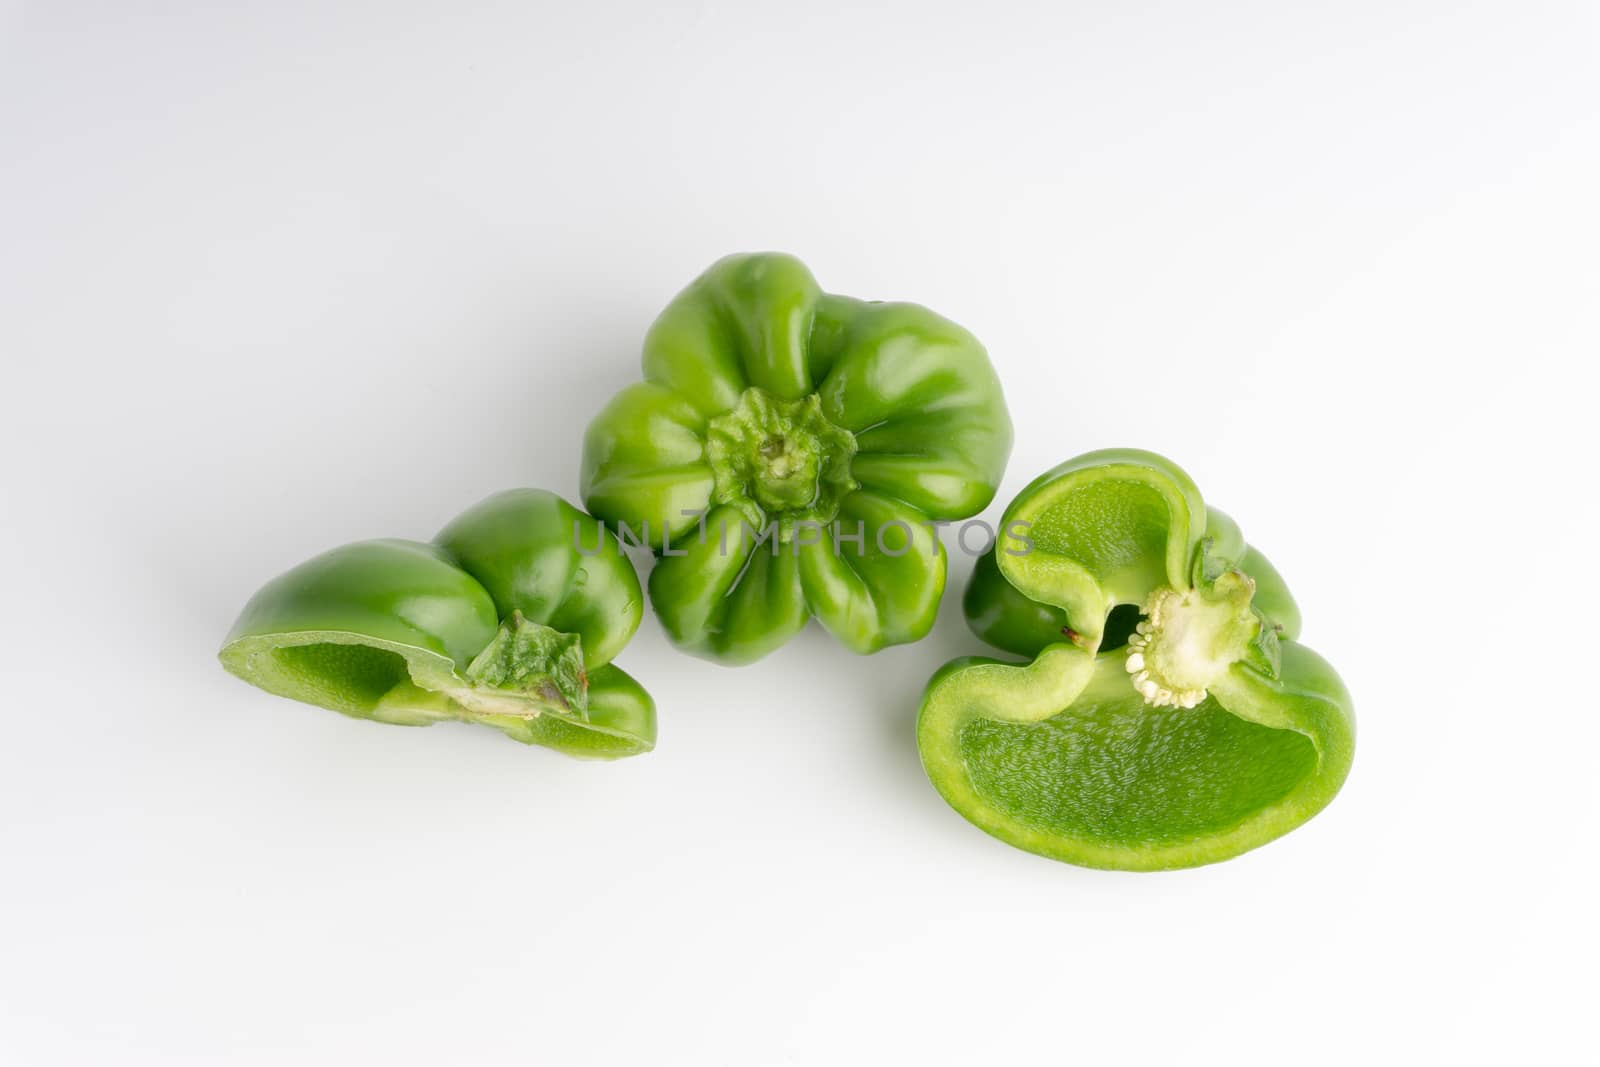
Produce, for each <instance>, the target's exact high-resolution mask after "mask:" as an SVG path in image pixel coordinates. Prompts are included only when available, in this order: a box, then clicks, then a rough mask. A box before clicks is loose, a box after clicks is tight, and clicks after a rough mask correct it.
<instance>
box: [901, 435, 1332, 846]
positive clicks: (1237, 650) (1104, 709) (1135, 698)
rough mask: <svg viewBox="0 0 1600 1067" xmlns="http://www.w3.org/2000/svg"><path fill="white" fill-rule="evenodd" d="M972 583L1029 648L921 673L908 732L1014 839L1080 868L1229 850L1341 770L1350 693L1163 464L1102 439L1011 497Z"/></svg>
mask: <svg viewBox="0 0 1600 1067" xmlns="http://www.w3.org/2000/svg"><path fill="white" fill-rule="evenodd" d="M1001 529H1002V533H1001V537H1000V539H999V541H998V542H997V543H996V545H995V547H994V549H993V550H992V551H991V552H990V553H989V554H988V555H987V556H985V557H984V558H983V559H982V560H981V561H980V562H979V564H978V566H977V567H976V569H975V570H974V572H973V578H972V582H971V584H970V585H969V587H968V589H967V592H966V597H965V601H964V604H965V609H966V615H967V619H968V622H969V623H970V624H971V626H972V628H973V630H974V631H975V632H976V633H977V634H978V636H979V637H981V638H983V639H984V640H985V641H987V642H989V643H990V644H993V645H996V646H998V647H1000V648H1003V649H1006V650H1007V651H1010V652H1013V653H1017V654H1019V655H1022V656H1026V657H1029V658H1030V659H1031V662H1028V663H1025V664H1016V663H1006V662H1001V661H999V660H993V659H984V658H976V657H975V658H969V659H962V660H956V661H955V662H953V663H950V664H948V665H946V666H945V667H944V668H943V669H941V670H940V671H939V672H938V673H937V674H935V675H934V677H933V679H932V681H931V682H930V683H929V685H928V688H927V691H926V693H925V694H924V697H923V702H922V707H921V711H920V714H919V716H918V721H917V744H918V748H919V749H920V751H921V754H922V762H923V766H924V768H925V769H926V770H927V773H928V776H929V778H930V779H931V780H932V781H933V784H934V786H935V787H936V788H937V789H938V790H939V792H940V793H941V794H942V795H943V796H944V798H945V800H946V801H948V802H949V803H950V805H951V806H952V807H954V808H955V809H956V810H957V811H958V812H960V813H961V814H962V815H963V816H965V817H966V818H967V819H968V820H970V821H971V822H973V823H974V824H976V825H977V826H978V827H980V828H981V829H983V830H986V831H987V832H989V833H991V834H993V835H994V836H996V837H998V838H1000V839H1001V840H1003V841H1006V842H1008V843H1009V844H1012V845H1015V846H1017V847H1019V848H1023V849H1027V850H1028V851H1030V852H1037V853H1039V854H1041V855H1044V856H1050V857H1052V858H1055V859H1059V860H1065V861H1066V862H1068V863H1075V864H1080V865H1082V866H1086V867H1104V868H1114V869H1120V870H1162V869H1168V868H1176V867H1192V866H1198V865H1200V864H1205V863H1214V862H1216V861H1218V860H1223V859H1228V858H1230V857H1232V856H1236V855H1238V854H1239V853H1241V852H1245V851H1247V850H1249V849H1252V848H1255V847H1256V846H1258V845H1262V844H1265V843H1266V842H1268V841H1270V840H1272V839H1273V838H1275V837H1278V836H1280V835H1281V834H1284V833H1287V832H1288V831H1289V830H1292V829H1294V828H1295V827H1297V826H1299V825H1300V824H1301V823H1303V822H1305V821H1306V820H1307V819H1309V818H1311V817H1312V816H1313V815H1315V814H1316V813H1317V812H1318V811H1320V810H1321V809H1322V808H1323V807H1324V806H1326V805H1327V803H1328V802H1329V801H1330V800H1332V799H1333V796H1334V794H1335V793H1336V792H1337V791H1338V789H1339V787H1340V786H1341V785H1342V784H1343V782H1344V779H1345V776H1346V775H1347V774H1348V772H1349V769H1350V762H1351V757H1352V755H1353V753H1354V748H1355V719H1354V714H1353V710H1352V705H1351V700H1350V694H1349V693H1348V692H1347V691H1346V689H1345V687H1344V684H1343V683H1342V682H1341V681H1340V680H1339V677H1338V675H1337V674H1335V673H1334V671H1333V668H1332V667H1330V666H1329V665H1328V664H1327V663H1326V662H1325V661H1324V660H1323V659H1322V658H1321V657H1319V656H1318V655H1317V654H1316V653H1315V652H1312V651H1311V650H1310V649H1308V648H1306V647H1305V646H1304V645H1301V644H1299V643H1298V637H1299V632H1300V613H1299V610H1298V609H1297V608H1296V606H1295V603H1294V600H1293V598H1292V597H1291V596H1290V595H1289V591H1288V588H1287V586H1286V585H1285V584H1284V582H1283V579H1282V578H1281V577H1280V576H1279V575H1278V572H1277V571H1276V570H1275V569H1274V568H1273V567H1272V565H1271V564H1270V563H1269V562H1267V560H1266V558H1265V557H1264V556H1262V555H1261V554H1260V553H1259V552H1257V551H1256V550H1255V549H1253V548H1250V547H1248V546H1247V545H1246V544H1245V542H1244V538H1243V536H1242V535H1241V533H1240V531H1239V527H1238V525H1237V524H1235V523H1234V522H1233V521H1232V520H1231V519H1229V518H1228V517H1227V516H1226V515H1224V514H1222V513H1221V512H1219V511H1217V510H1215V509H1212V508H1208V507H1206V505H1205V504H1204V503H1203V502H1202V500H1201V498H1200V493H1199V491H1198V490H1197V489H1196V488H1195V485H1194V483H1193V482H1192V481H1191V480H1190V479H1189V477H1188V475H1186V474H1185V473H1184V472H1183V471H1182V470H1180V469H1179V468H1178V467H1177V466H1176V465H1175V464H1173V463H1171V462H1169V461H1168V460H1166V459H1163V458H1162V457H1160V456H1157V455H1153V454H1151V453H1149V452H1140V451H1135V450H1123V449H1118V450H1109V451H1102V452H1092V453H1089V454H1087V455H1084V456H1080V457H1078V458H1077V459H1074V460H1071V461H1069V462H1067V463H1064V464H1062V465H1061V466H1059V467H1057V468H1055V469H1054V470H1052V471H1049V472H1048V473H1046V474H1044V475H1043V476H1042V477H1040V478H1038V479H1036V480H1035V481H1034V482H1033V483H1032V484H1031V485H1029V486H1028V487H1027V488H1025V489H1024V490H1023V491H1022V493H1021V494H1020V495H1019V496H1018V497H1017V498H1016V500H1014V501H1013V502H1012V503H1011V506H1010V507H1009V508H1008V509H1007V510H1006V513H1005V516H1004V518H1003V520H1002V528H1001Z"/></svg>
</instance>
